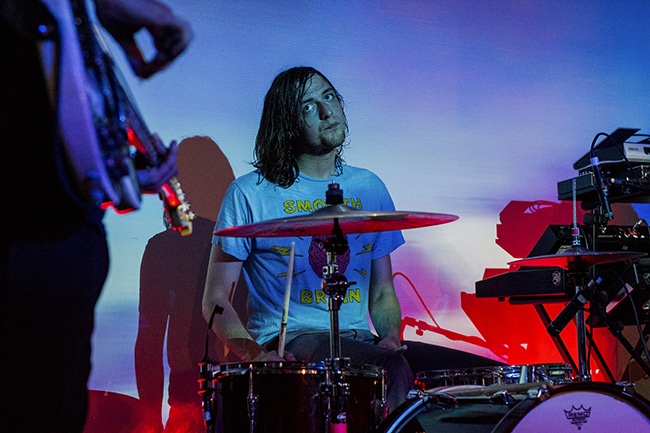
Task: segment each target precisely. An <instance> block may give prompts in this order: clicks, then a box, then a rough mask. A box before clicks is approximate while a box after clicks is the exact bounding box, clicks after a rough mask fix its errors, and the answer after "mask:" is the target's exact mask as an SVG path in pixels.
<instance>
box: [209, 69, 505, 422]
mask: <svg viewBox="0 0 650 433" xmlns="http://www.w3.org/2000/svg"><path fill="white" fill-rule="evenodd" d="M347 133H348V125H347V119H346V117H345V113H344V109H343V99H342V97H341V95H340V94H339V93H338V91H337V90H336V89H335V88H334V86H333V85H332V84H331V83H330V81H329V80H328V79H327V78H325V76H324V75H323V74H321V73H320V72H319V71H317V70H316V69H314V68H311V67H296V68H291V69H288V70H286V71H284V72H282V73H280V74H279V75H278V76H277V77H276V78H275V80H274V81H273V83H272V84H271V87H270V89H269V91H268V93H267V94H266V97H265V100H264V107H263V111H262V118H261V121H260V126H259V131H258V134H257V138H256V140H255V149H254V161H253V166H254V167H255V170H254V171H252V172H250V173H248V174H245V175H243V176H241V177H240V178H238V179H236V180H235V181H234V182H233V183H232V184H231V185H230V187H229V189H228V191H227V193H226V195H225V197H224V199H223V202H222V206H221V211H220V214H219V218H218V221H217V224H216V230H219V229H223V228H227V227H234V226H243V225H249V224H254V223H259V222H263V221H266V220H271V219H277V218H287V217H299V216H305V215H309V214H310V213H311V212H313V211H315V210H316V209H318V208H320V207H322V206H324V205H325V192H326V190H327V189H328V185H329V184H332V183H336V184H339V185H340V188H341V189H342V190H343V197H344V204H345V205H348V206H351V207H354V208H357V209H363V210H374V211H393V210H394V205H393V201H392V199H391V196H390V194H389V193H388V190H387V188H386V186H385V185H384V183H383V182H382V181H381V179H380V178H379V177H378V176H377V175H375V174H374V173H372V172H370V171H368V170H366V169H363V168H358V167H354V166H351V165H347V164H346V163H345V162H344V160H343V158H342V152H343V148H344V145H345V143H346V137H347ZM344 235H347V236H346V237H347V241H348V248H347V251H346V252H345V253H343V254H339V255H338V256H337V264H338V272H339V273H340V274H342V275H344V276H345V277H346V278H347V280H349V281H350V282H354V283H353V284H352V283H351V285H350V287H349V289H348V294H347V296H346V298H345V301H344V303H343V305H342V306H341V308H340V312H339V326H340V335H341V345H340V351H341V356H343V357H346V358H350V360H351V364H352V365H361V364H371V365H376V366H380V367H383V368H385V369H386V370H387V379H388V388H387V404H388V406H389V409H391V410H392V409H395V408H396V407H397V406H398V405H399V404H401V403H402V402H404V401H405V400H406V397H407V394H408V391H409V390H410V389H412V388H413V386H414V380H413V378H414V373H416V372H418V371H422V370H436V369H444V368H470V367H477V366H482V365H494V364H495V362H494V361H492V360H489V359H485V358H482V357H478V356H475V355H472V354H468V353H464V352H459V351H456V350H451V349H447V348H442V347H437V346H432V345H428V344H425V343H421V342H411V341H409V342H404V341H400V324H401V311H400V305H399V302H398V299H397V296H396V294H395V289H394V286H393V279H392V268H391V259H390V254H391V253H392V252H393V251H394V250H395V249H396V248H398V247H399V246H400V245H402V244H403V243H404V238H403V236H402V234H401V232H399V231H384V232H375V233H362V234H354V235H348V234H346V233H344ZM326 238H327V236H300V237H299V236H295V237H287V238H284V237H283V238H279V237H258V238H242V237H218V236H215V237H214V238H213V240H212V243H213V245H212V251H211V258H210V263H209V267H208V275H207V281H206V289H205V293H204V297H203V314H204V316H205V318H206V320H208V321H209V320H210V318H211V316H212V315H213V311H214V310H215V306H217V305H218V306H221V307H223V308H224V311H223V314H221V315H217V316H216V317H214V318H213V320H214V322H213V330H214V332H215V333H216V334H217V336H218V337H219V338H220V339H221V340H222V342H223V343H224V344H225V345H226V346H227V347H228V348H229V350H231V351H233V352H234V353H235V354H236V355H237V356H239V357H240V358H241V359H242V360H243V361H246V362H252V361H281V360H288V361H294V360H298V361H305V362H318V361H323V360H325V359H327V358H330V314H329V311H328V300H327V297H326V296H325V293H324V291H323V289H322V287H321V283H322V277H323V266H325V265H326V264H327V254H326V252H325V251H324V249H323V243H324V241H325V239H326ZM292 243H293V244H294V250H293V251H294V254H293V257H295V259H294V263H293V273H292V276H291V277H292V278H291V281H292V283H291V284H292V290H291V298H290V303H289V308H288V320H287V332H286V351H282V352H283V353H282V354H283V356H282V357H281V356H279V355H278V352H277V350H278V337H279V331H280V323H281V321H282V311H283V303H284V302H283V301H284V296H285V288H286V279H287V269H288V265H289V259H290V257H292V255H291V253H290V252H291V250H292ZM242 269H243V271H244V276H245V278H246V282H247V284H248V286H249V295H248V301H247V314H248V323H247V324H246V325H244V324H243V323H242V322H241V320H240V319H239V317H238V314H237V312H236V311H235V309H234V308H233V306H232V304H231V298H232V291H233V289H234V287H235V286H236V285H237V281H238V279H239V277H240V273H241V271H242ZM368 318H369V319H370V321H369V320H368Z"/></svg>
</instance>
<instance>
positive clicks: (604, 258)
mask: <svg viewBox="0 0 650 433" xmlns="http://www.w3.org/2000/svg"><path fill="white" fill-rule="evenodd" d="M597 137H598V135H597V136H596V138H597ZM596 138H594V142H593V143H592V156H593V158H592V164H593V165H594V170H595V171H598V170H600V168H599V167H598V158H597V157H596V156H595V155H593V147H594V144H595V141H596ZM572 191H573V228H572V230H571V234H572V237H573V240H572V245H571V248H569V249H567V250H565V251H562V252H560V253H557V254H552V255H546V256H537V257H528V258H525V259H520V260H515V261H512V262H509V263H508V264H510V265H521V266H542V267H560V268H563V269H565V270H566V271H568V273H567V275H568V277H569V278H571V279H573V281H575V294H574V296H573V298H572V299H571V302H569V303H568V304H567V306H566V307H565V308H564V309H563V310H562V311H561V312H560V314H559V315H558V316H557V317H556V318H555V319H554V320H553V321H552V322H551V323H550V324H549V326H548V327H547V330H548V332H549V334H550V335H551V336H553V337H556V336H557V335H559V334H560V332H561V331H562V330H563V329H564V327H565V326H566V325H567V324H568V322H569V321H570V320H571V318H572V317H575V323H576V329H577V346H578V348H577V349H578V377H579V378H580V380H581V381H590V380H591V375H590V371H589V365H588V360H587V327H586V323H585V312H584V306H585V305H586V304H587V303H588V302H589V303H590V305H591V303H594V304H598V303H599V302H600V299H597V298H596V297H595V296H593V292H594V290H595V289H596V288H597V287H598V286H599V285H600V283H601V282H602V278H601V277H599V276H596V275H594V276H593V278H592V279H591V280H590V281H589V283H587V285H586V286H585V285H584V281H585V280H586V279H587V277H588V276H589V275H590V273H589V272H588V271H589V269H590V268H592V267H593V266H595V265H603V264H606V263H616V262H621V261H625V260H632V259H636V258H639V257H643V256H645V255H646V254H645V253H639V252H633V251H617V252H608V251H604V252H603V251H591V250H588V249H585V248H583V247H582V246H581V244H580V230H579V228H578V222H577V210H576V207H577V200H576V181H575V179H574V180H573V185H572ZM599 194H600V197H601V202H602V208H601V209H597V210H596V211H595V212H592V213H599V214H601V215H604V216H605V218H595V220H596V219H598V220H602V221H603V222H604V224H606V221H607V220H610V219H612V218H613V216H612V215H611V211H609V210H608V209H609V202H608V201H607V192H606V191H600V192H599ZM605 210H607V212H605ZM594 238H595V236H594ZM594 273H595V270H593V268H592V274H594Z"/></svg>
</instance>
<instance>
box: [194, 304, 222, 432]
mask: <svg viewBox="0 0 650 433" xmlns="http://www.w3.org/2000/svg"><path fill="white" fill-rule="evenodd" d="M217 314H223V307H222V306H220V305H219V304H215V305H214V308H213V309H212V314H211V315H210V320H209V321H208V330H207V332H206V335H205V354H204V355H203V359H202V360H201V362H200V363H199V394H200V395H201V398H202V400H203V402H202V406H203V407H202V409H203V425H204V426H205V431H206V433H214V432H215V418H216V415H217V413H216V405H215V400H214V392H215V389H214V387H213V382H212V379H213V371H214V364H215V362H214V361H213V360H211V359H210V357H209V356H208V354H209V353H210V350H209V346H210V332H211V330H212V324H213V322H214V316H216V315H217Z"/></svg>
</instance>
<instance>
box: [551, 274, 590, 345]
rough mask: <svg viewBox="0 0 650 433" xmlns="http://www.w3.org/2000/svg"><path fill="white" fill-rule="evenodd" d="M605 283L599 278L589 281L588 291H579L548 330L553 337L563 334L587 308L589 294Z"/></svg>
mask: <svg viewBox="0 0 650 433" xmlns="http://www.w3.org/2000/svg"><path fill="white" fill-rule="evenodd" d="M602 282H603V279H602V278H601V277H597V278H596V279H595V280H591V281H589V283H587V288H586V290H579V291H578V292H576V294H575V296H573V299H571V302H569V303H568V304H567V306H566V307H564V309H563V310H562V311H560V314H558V315H557V317H556V318H555V319H554V320H553V321H552V322H551V323H550V324H549V325H548V327H547V328H546V330H547V331H548V333H549V334H550V335H551V336H552V337H556V336H558V335H559V334H560V332H562V330H563V329H564V328H565V327H566V326H567V325H568V324H569V322H570V321H571V320H572V319H573V318H574V317H575V315H576V314H577V313H578V311H580V310H581V309H582V307H584V306H585V304H586V303H587V302H588V299H589V297H590V296H589V295H588V292H591V291H592V290H593V289H594V288H596V287H598V286H599V285H600V283H602Z"/></svg>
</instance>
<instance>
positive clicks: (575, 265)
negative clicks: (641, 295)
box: [508, 247, 646, 270]
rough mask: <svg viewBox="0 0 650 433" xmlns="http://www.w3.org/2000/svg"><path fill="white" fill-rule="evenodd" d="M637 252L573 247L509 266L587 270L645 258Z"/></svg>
mask: <svg viewBox="0 0 650 433" xmlns="http://www.w3.org/2000/svg"><path fill="white" fill-rule="evenodd" d="M645 255H646V253H639V252H635V251H591V250H588V249H586V248H582V247H571V248H568V249H566V250H564V251H562V252H560V253H557V254H549V255H546V256H535V257H527V258H525V259H519V260H515V261H512V262H509V263H508V264H509V265H519V266H540V267H557V268H564V269H567V270H586V269H587V268H589V267H590V266H593V265H603V264H606V263H616V262H623V261H625V260H631V259H636V258H638V257H643V256H645Z"/></svg>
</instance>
